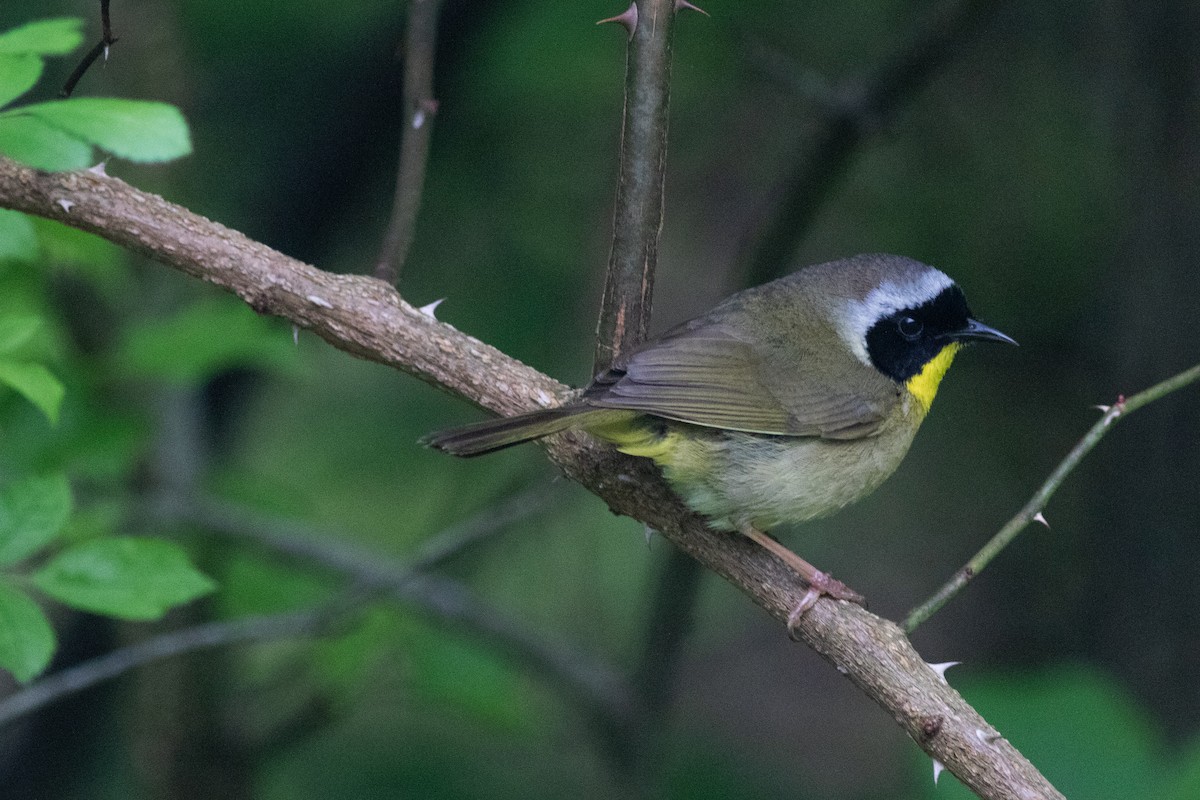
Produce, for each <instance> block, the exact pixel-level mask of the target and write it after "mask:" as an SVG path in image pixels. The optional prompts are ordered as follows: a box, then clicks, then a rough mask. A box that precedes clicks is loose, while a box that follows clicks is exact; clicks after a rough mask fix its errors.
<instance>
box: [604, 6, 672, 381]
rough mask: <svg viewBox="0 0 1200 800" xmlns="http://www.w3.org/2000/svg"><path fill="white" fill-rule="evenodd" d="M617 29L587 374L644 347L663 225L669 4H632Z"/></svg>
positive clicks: (670, 10) (669, 33) (670, 34)
mask: <svg viewBox="0 0 1200 800" xmlns="http://www.w3.org/2000/svg"><path fill="white" fill-rule="evenodd" d="M629 8H630V10H629V11H628V12H626V14H625V15H622V18H614V20H616V21H620V22H621V23H622V24H623V25H625V26H626V28H627V29H629V30H630V38H629V48H628V51H627V54H626V60H625V110H624V116H623V117H622V121H621V153H620V165H619V169H618V177H617V198H616V203H615V205H614V208H613V231H612V234H613V242H612V250H611V252H610V254H609V257H608V271H607V272H606V274H605V279H604V296H603V299H602V300H601V302H600V319H599V322H598V323H597V327H596V353H595V357H594V359H593V374H599V373H601V372H603V371H604V370H606V369H608V368H609V367H610V366H612V364H613V362H614V361H616V360H617V359H618V358H619V357H620V356H621V355H622V354H624V353H627V352H629V351H630V350H631V349H632V348H633V347H635V346H637V345H639V344H641V343H642V342H643V341H645V340H646V335H647V333H648V331H649V330H650V307H651V301H652V298H653V294H654V266H655V263H656V262H657V260H658V233H659V230H660V229H661V228H662V219H663V174H664V172H665V167H666V159H667V118H668V112H669V104H670V97H671V92H670V85H671V38H672V34H673V32H674V30H675V0H636V1H635V2H634V3H633V4H632V5H630V7H629Z"/></svg>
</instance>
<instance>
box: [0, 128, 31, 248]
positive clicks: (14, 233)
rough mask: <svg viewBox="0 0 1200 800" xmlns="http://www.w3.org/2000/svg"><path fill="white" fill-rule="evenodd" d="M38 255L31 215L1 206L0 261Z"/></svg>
mask: <svg viewBox="0 0 1200 800" xmlns="http://www.w3.org/2000/svg"><path fill="white" fill-rule="evenodd" d="M0 150H2V148H0ZM37 255H38V243H37V234H36V233H35V232H34V229H33V223H32V222H31V221H30V219H29V217H27V216H25V215H24V214H22V213H21V212H20V211H10V210H9V209H7V208H0V261H6V260H12V261H33V260H34V259H35V258H37Z"/></svg>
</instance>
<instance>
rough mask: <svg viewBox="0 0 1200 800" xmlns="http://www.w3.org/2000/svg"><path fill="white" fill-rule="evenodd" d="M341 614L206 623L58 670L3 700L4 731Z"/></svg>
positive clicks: (334, 610)
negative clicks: (83, 696) (151, 670)
mask: <svg viewBox="0 0 1200 800" xmlns="http://www.w3.org/2000/svg"><path fill="white" fill-rule="evenodd" d="M341 613H343V608H342V606H341V605H340V604H335V605H332V606H320V607H317V608H311V609H306V610H303V611H287V612H283V613H279V614H270V615H266V616H259V617H248V618H245V619H236V620H228V621H224V622H208V623H204V624H202V625H196V626H193V627H190V628H183V629H181V630H177V631H171V632H169V633H164V634H161V635H159V636H154V637H152V638H149V639H145V640H143V641H141V642H137V643H136V644H131V645H127V646H125V647H122V648H120V649H119V650H114V651H112V652H111V653H107V654H106V655H103V656H100V657H98V658H93V659H90V660H88V661H85V662H83V663H82V664H78V665H76V666H74V667H69V668H67V669H64V670H61V671H59V672H55V673H54V674H52V675H48V676H46V677H45V678H42V679H40V680H38V681H37V682H35V683H32V684H30V685H29V686H26V687H24V688H23V689H20V690H19V691H17V692H14V693H13V694H11V695H9V696H8V697H5V698H3V699H0V727H3V726H4V725H7V724H8V723H10V722H12V721H13V720H15V719H19V718H20V717H23V716H25V715H26V714H29V713H31V712H33V711H36V710H37V709H39V708H42V707H43V706H47V705H50V704H51V703H54V702H56V701H58V700H61V699H62V698H64V697H67V696H69V695H72V694H75V693H76V692H82V691H83V690H85V689H90V688H91V687H93V686H96V685H97V684H100V683H103V682H105V681H108V680H112V679H113V678H116V677H118V676H120V675H123V674H125V673H126V672H129V671H130V670H134V669H137V668H138V667H142V666H145V665H146V664H151V663H154V662H156V661H162V660H164V659H167V658H171V657H173V656H179V655H183V654H185V653H195V652H197V651H200V650H211V649H212V648H215V647H226V646H229V645H234V644H242V643H245V642H263V641H269V640H272V639H283V638H289V637H303V636H313V635H315V634H320V633H321V632H323V631H324V630H325V629H326V628H327V627H328V626H330V625H331V624H333V623H334V621H335V620H336V619H337V617H338V616H339V615H340V614H341Z"/></svg>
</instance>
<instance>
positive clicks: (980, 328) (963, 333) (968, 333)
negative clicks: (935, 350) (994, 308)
mask: <svg viewBox="0 0 1200 800" xmlns="http://www.w3.org/2000/svg"><path fill="white" fill-rule="evenodd" d="M950 338H951V339H955V340H956V341H962V340H967V341H970V340H972V339H978V340H980V341H984V342H1004V343H1005V344H1016V343H1017V340H1016V339H1014V338H1012V337H1011V336H1009V335H1008V334H1004V333H1001V332H1000V331H998V330H996V329H995V328H992V327H989V326H987V325H984V324H983V323H982V322H980V321H979V320H977V319H968V320H967V325H966V327H964V328H963V329H962V330H958V331H955V332H954V333H952V334H950Z"/></svg>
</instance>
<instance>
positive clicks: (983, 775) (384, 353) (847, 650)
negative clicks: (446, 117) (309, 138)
mask: <svg viewBox="0 0 1200 800" xmlns="http://www.w3.org/2000/svg"><path fill="white" fill-rule="evenodd" d="M0 207H5V208H11V209H15V210H18V211H24V212H26V213H31V214H36V215H38V216H42V217H46V218H49V219H54V220H58V221H60V222H63V223H65V224H67V225H71V226H72V227H76V228H79V229H81V230H85V231H90V232H93V233H98V234H100V235H101V236H103V237H104V238H106V239H108V240H109V241H112V242H114V243H116V244H119V245H121V246H123V247H126V248H129V249H131V250H133V251H135V252H138V253H141V254H143V255H145V256H148V257H150V258H153V259H155V260H157V261H159V262H161V263H164V264H166V265H167V266H170V267H172V268H174V269H177V270H180V271H182V272H184V273H186V274H188V275H192V276H194V277H197V278H200V279H202V280H205V281H208V282H210V283H212V284H215V285H217V286H220V287H223V288H225V289H227V290H228V291H230V292H233V293H235V294H237V295H238V296H239V297H241V298H242V299H243V300H245V301H246V302H247V303H248V304H250V306H251V307H252V308H254V309H255V310H257V311H259V312H260V313H264V314H272V315H276V316H281V317H284V318H286V319H288V320H290V321H291V322H292V323H293V324H295V325H297V326H300V327H302V328H305V329H308V330H310V331H312V332H314V333H316V334H317V335H319V336H321V337H322V338H324V339H325V340H326V341H328V342H330V343H331V344H333V345H334V346H335V347H338V348H340V349H342V350H345V351H346V352H348V353H351V354H353V355H355V356H358V357H360V358H366V359H369V360H372V361H376V362H379V363H383V364H387V365H390V366H393V367H395V368H397V369H401V370H403V371H405V372H408V373H410V374H412V375H414V376H416V377H418V378H420V379H421V380H423V381H425V382H427V383H429V384H431V385H434V386H437V387H439V388H442V389H445V390H447V391H451V392H453V393H455V394H458V395H460V396H462V397H464V398H466V399H469V400H471V401H472V402H474V403H477V404H478V405H481V406H484V407H486V408H489V409H492V410H493V411H496V412H498V413H502V414H514V413H518V412H520V411H527V410H529V409H533V408H540V407H546V406H550V405H553V404H554V403H555V402H556V401H558V400H559V399H561V398H562V397H563V396H564V395H565V393H566V387H564V386H563V385H562V384H560V383H558V382H557V381H554V380H552V379H551V378H548V377H547V376H545V375H542V374H541V373H539V372H537V371H536V370H533V369H531V368H529V367H527V366H526V365H524V364H521V363H520V362H518V361H516V360H514V359H511V358H509V357H508V356H506V355H504V354H503V353H501V352H500V351H498V350H496V349H495V348H493V347H490V346H488V345H486V344H484V343H482V342H480V341H478V340H477V339H474V338H472V337H470V336H467V335H465V334H463V333H461V332H459V331H457V330H456V329H454V328H453V327H451V326H449V325H446V324H443V323H440V322H437V321H436V320H434V319H433V318H432V317H431V316H430V315H428V314H425V313H422V312H421V311H420V310H418V309H416V308H414V307H413V306H411V305H409V304H408V303H406V302H405V301H404V300H403V299H402V298H401V297H400V296H399V294H397V293H396V291H395V289H393V288H392V287H391V286H389V285H388V284H386V283H384V282H382V281H379V280H376V279H374V278H368V277H364V276H356V275H335V274H331V273H327V272H322V271H321V270H318V269H316V268H314V267H311V266H309V265H307V264H303V263H301V262H298V261H296V260H294V259H291V258H288V257H287V256H284V255H283V254H281V253H278V252H276V251H274V250H272V249H270V248H269V247H266V246H265V245H262V244H260V243H258V242H254V241H252V240H250V239H248V238H247V237H245V236H244V235H242V234H240V233H237V232H236V231H232V230H230V229H228V228H226V227H224V226H222V225H219V224H217V223H214V222H211V221H210V220H207V219H204V218H203V217H201V216H199V215H197V214H194V213H192V212H190V211H188V210H187V209H185V208H182V207H180V206H177V205H174V204H172V203H169V202H167V201H166V200H163V199H162V198H161V197H158V196H156V195H152V194H149V193H146V192H142V191H139V190H137V189H134V188H133V187H131V186H129V185H128V184H126V183H124V182H123V181H120V180H118V179H116V178H112V177H108V176H105V175H100V174H96V173H93V172H71V173H45V172H40V171H37V170H34V169H30V168H27V167H23V166H20V165H18V164H16V163H15V162H13V161H11V160H8V159H4V158H0ZM546 449H547V452H548V454H549V456H550V458H551V460H552V461H553V462H554V463H555V464H556V465H557V466H558V467H559V468H560V469H562V470H563V471H564V472H565V473H566V474H567V476H568V477H570V478H572V479H574V480H576V481H577V482H579V483H580V484H582V485H583V486H585V487H586V488H588V489H589V490H590V491H592V492H594V493H595V494H596V495H598V496H599V497H600V498H601V499H602V500H604V501H605V502H606V503H607V504H608V505H609V507H610V508H612V510H613V511H615V512H617V513H620V514H625V515H627V516H631V517H633V518H635V519H638V520H641V521H643V522H645V523H646V524H648V525H650V526H651V527H653V528H655V529H656V530H658V531H660V532H661V533H662V534H663V535H664V536H665V537H666V538H668V539H670V540H671V541H672V542H673V543H674V544H675V545H677V546H678V547H679V548H681V549H682V550H684V551H686V552H687V553H688V554H689V555H691V556H692V557H693V558H695V559H697V560H698V561H700V562H701V563H702V564H704V565H705V566H706V567H707V568H708V569H710V570H712V571H714V572H716V573H717V574H719V575H720V576H722V577H723V578H724V579H725V580H727V581H729V582H730V583H732V584H733V585H735V586H736V587H738V588H739V589H740V590H742V591H743V592H744V593H745V594H747V595H748V596H749V597H750V598H751V599H752V600H753V601H754V602H755V603H757V604H758V605H759V606H761V607H762V608H763V609H765V610H766V611H767V612H768V613H770V614H771V615H772V616H774V617H775V618H776V619H777V620H778V621H780V622H781V623H783V622H786V620H787V617H788V614H789V613H790V612H791V610H792V609H793V608H795V607H796V604H797V603H799V602H800V600H801V598H802V597H803V596H804V594H805V591H806V587H804V586H803V585H802V584H801V583H800V581H799V579H798V578H797V577H796V576H795V575H794V574H792V573H791V571H790V570H789V569H788V568H787V567H785V566H784V565H782V564H780V563H779V562H778V561H777V560H776V559H774V558H773V557H771V555H770V554H768V553H766V552H765V551H763V550H762V549H761V548H759V547H757V546H756V545H754V544H753V543H752V542H748V541H743V540H742V537H737V536H730V535H728V534H721V533H718V532H715V531H713V530H711V529H709V528H708V527H707V525H705V523H704V520H703V519H701V518H700V517H698V516H697V515H695V514H693V513H692V512H690V511H688V510H687V509H686V508H685V507H684V506H683V505H682V503H681V502H680V501H679V499H678V498H677V497H676V496H675V495H674V494H673V493H672V492H671V491H670V490H669V489H668V488H667V487H666V485H665V484H664V483H663V482H662V480H661V478H660V477H659V476H658V475H657V473H656V472H655V471H654V470H653V469H652V468H651V467H650V465H648V464H646V463H645V462H644V460H643V459H635V458H632V457H628V456H622V455H620V454H619V453H615V452H613V451H611V450H609V449H607V448H603V447H600V446H599V445H596V444H595V443H593V442H591V441H590V440H588V439H587V437H584V436H581V435H580V436H576V435H561V436H557V437H553V438H552V439H551V440H550V441H548V442H547V443H546ZM797 633H798V635H799V636H800V638H801V639H802V640H803V641H804V642H805V643H807V644H808V645H809V646H810V647H812V648H813V649H814V650H816V651H817V652H818V653H819V654H820V655H821V656H822V657H823V658H825V659H826V660H827V661H829V662H830V663H831V664H833V665H834V666H835V667H836V668H837V669H838V670H839V671H840V672H842V673H843V674H845V675H846V676H847V677H848V678H850V680H851V681H853V682H854V683H855V684H856V685H857V686H859V687H860V688H861V689H862V690H863V692H864V693H866V694H867V695H868V696H869V697H871V698H872V699H873V700H875V702H877V703H879V705H881V706H882V707H883V708H884V709H885V710H886V711H887V712H888V713H889V714H890V715H891V716H892V717H893V718H894V719H895V720H896V722H897V724H899V725H900V726H901V728H902V729H903V730H904V731H905V732H906V733H907V734H908V735H909V736H910V737H911V738H912V739H913V741H915V742H916V743H917V744H918V745H919V746H920V747H921V748H922V749H924V750H925V751H926V752H927V753H929V754H930V755H931V756H932V757H934V758H936V759H938V760H939V761H941V762H942V763H944V764H945V765H946V767H947V768H948V769H949V770H950V771H951V772H953V773H954V774H955V775H956V776H957V777H958V778H959V779H960V780H962V781H963V783H965V784H966V785H967V786H968V787H970V788H971V789H972V790H973V791H975V792H976V793H977V794H979V795H980V796H982V797H985V798H1060V797H1061V795H1060V794H1059V793H1058V792H1057V791H1056V790H1055V789H1054V788H1053V787H1052V786H1051V785H1050V784H1049V783H1048V782H1047V781H1046V779H1045V778H1043V777H1042V776H1041V774H1040V773H1038V771H1037V770H1036V769H1035V768H1034V767H1033V765H1032V764H1030V763H1029V762H1028V761H1027V760H1026V759H1025V758H1024V756H1022V755H1021V754H1020V753H1019V752H1018V751H1017V750H1016V749H1015V748H1014V747H1013V746H1012V745H1011V744H1009V743H1008V742H1007V741H1006V740H1004V739H1003V737H1002V736H1001V735H1000V734H999V733H998V732H997V731H996V730H995V728H993V727H992V726H991V725H989V724H988V722H987V721H986V720H984V719H983V717H981V716H980V715H979V714H978V713H977V712H976V711H975V710H974V709H973V708H972V707H971V706H970V705H969V704H968V703H967V702H966V701H965V700H963V698H962V697H961V696H960V695H959V694H958V693H957V692H956V691H954V690H953V689H952V688H951V687H949V686H948V685H946V683H945V682H944V681H943V680H942V679H941V677H940V676H939V675H938V674H937V673H936V672H935V671H934V670H932V669H931V668H929V666H927V665H926V664H925V662H924V661H922V660H921V657H920V656H919V655H918V654H917V652H916V651H915V650H914V649H913V647H912V645H911V644H910V643H909V641H908V639H907V638H906V637H905V636H904V633H903V632H902V631H901V630H900V628H899V627H897V626H896V625H895V624H893V623H891V622H889V621H887V620H884V619H881V618H879V617H877V616H875V615H873V614H871V613H869V612H867V611H865V610H864V609H861V608H859V607H858V606H854V605H849V604H846V603H841V602H837V601H833V600H829V599H822V600H819V601H818V602H817V603H816V605H815V606H813V608H812V609H810V610H809V611H808V613H806V614H805V615H804V617H803V618H802V619H801V620H800V622H799V625H798V626H797Z"/></svg>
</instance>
